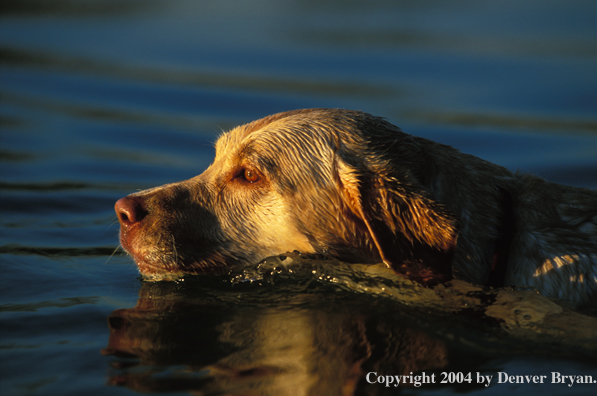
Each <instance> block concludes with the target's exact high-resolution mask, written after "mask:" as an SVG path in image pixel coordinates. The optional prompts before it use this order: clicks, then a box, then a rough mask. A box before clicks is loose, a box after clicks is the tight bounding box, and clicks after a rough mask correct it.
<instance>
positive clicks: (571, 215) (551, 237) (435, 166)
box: [121, 109, 597, 304]
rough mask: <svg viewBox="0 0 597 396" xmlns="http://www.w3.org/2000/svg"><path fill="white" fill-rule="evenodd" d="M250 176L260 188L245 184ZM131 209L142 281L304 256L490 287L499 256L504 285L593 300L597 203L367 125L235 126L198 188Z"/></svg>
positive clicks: (338, 119)
mask: <svg viewBox="0 0 597 396" xmlns="http://www.w3.org/2000/svg"><path fill="white" fill-rule="evenodd" d="M246 169H249V170H251V171H252V172H257V174H258V175H259V180H257V181H256V182H254V183H250V182H248V181H247V180H245V179H243V177H242V175H243V172H244V170H246ZM130 197H132V198H134V199H136V200H138V202H141V203H142V205H143V209H144V210H145V211H146V212H147V216H145V218H144V219H143V220H142V221H140V222H138V223H135V224H133V225H128V226H125V225H123V226H122V227H121V229H122V231H121V242H122V245H123V246H124V247H125V249H126V250H127V251H128V252H129V253H130V254H131V255H132V256H133V257H134V258H135V260H136V262H137V264H138V265H139V268H140V270H141V272H142V273H144V274H146V275H151V276H156V277H162V276H165V275H167V274H174V275H178V274H184V273H201V272H204V271H225V270H226V269H227V268H228V267H229V266H231V265H234V264H237V263H255V262H257V261H259V260H261V259H263V258H265V257H268V256H271V255H276V254H283V253H285V252H287V251H293V250H298V251H301V252H303V253H321V254H329V255H332V256H335V257H337V258H339V259H341V260H344V261H348V262H361V263H375V262H380V261H383V262H385V263H386V264H387V265H388V266H391V267H392V268H394V269H395V270H396V271H397V272H400V273H403V274H405V275H406V276H408V277H410V278H412V279H415V280H418V281H420V282H422V283H424V284H432V283H434V282H438V281H444V280H448V279H450V278H451V277H452V276H454V277H457V278H462V279H465V280H468V281H470V282H473V283H477V284H486V283H487V282H488V281H489V280H490V277H491V276H492V265H494V264H495V262H494V260H495V257H497V255H498V254H499V255H500V257H507V263H505V264H506V265H505V271H506V272H505V275H504V282H505V284H508V285H527V286H534V287H536V288H538V289H539V290H540V291H541V292H542V293H544V294H546V295H548V296H553V297H558V298H562V299H568V300H570V301H571V302H573V303H581V304H582V303H589V302H591V301H594V300H595V299H596V298H597V255H596V252H597V225H596V224H597V193H596V192H594V191H591V190H587V189H581V188H574V187H564V186H560V185H556V184H553V183H549V182H546V181H544V180H542V179H540V178H537V177H534V176H530V175H519V174H513V173H511V172H510V171H508V170H507V169H505V168H503V167H501V166H498V165H494V164H492V163H489V162H487V161H484V160H481V159H479V158H476V157H474V156H471V155H467V154H462V153H460V152H459V151H457V150H455V149H453V148H451V147H449V146H446V145H442V144H439V143H435V142H433V141H430V140H426V139H422V138H418V137H414V136H411V135H408V134H405V133H403V132H401V131H400V130H399V129H398V128H397V127H395V126H393V125H392V124H390V123H388V122H387V121H385V120H384V119H382V118H378V117H373V116H371V115H368V114H365V113H361V112H355V111H346V110H330V109H310V110H298V111H292V112H286V113H280V114H276V115H273V116H270V117H266V118H264V119H261V120H258V121H255V122H252V123H250V124H246V125H242V126H239V127H237V128H235V129H233V130H231V131H230V132H227V133H225V134H223V135H222V136H221V137H220V138H219V140H218V142H217V143H216V157H215V160H214V162H213V164H212V165H211V166H210V167H209V168H208V169H207V170H206V171H205V172H204V173H202V174H201V175H199V176H197V177H195V178H192V179H190V180H186V181H183V182H180V183H174V184H170V185H166V186H163V187H158V188H155V189H151V190H147V191H142V192H139V193H136V194H132V195H131V196H130ZM504 197H507V200H506V201H504ZM504 202H506V204H505V203H504ZM505 212H508V213H509V214H510V215H511V218H510V219H509V220H505V216H506V213H505ZM505 223H507V227H505V225H504V224H505ZM504 233H507V234H508V235H504ZM504 237H507V240H508V243H507V244H505V245H504V244H501V245H500V243H501V242H499V241H498V240H499V239H500V238H504ZM500 249H503V250H504V251H500ZM494 266H495V265H494ZM494 270H495V268H494Z"/></svg>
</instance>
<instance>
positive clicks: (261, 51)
mask: <svg viewBox="0 0 597 396" xmlns="http://www.w3.org/2000/svg"><path fill="white" fill-rule="evenodd" d="M595 15H596V9H595V2H594V1H589V0H587V1H583V0H579V1H567V2H563V1H546V0H542V1H538V0H537V1H534V0H523V1H521V0H516V1H514V0H506V1H500V2H495V1H439V0H436V1H434V0H422V1H418V2H413V1H406V0H404V1H391V0H385V1H384V0H371V1H367V2H357V1H339V0H329V1H328V0H321V1H311V0H294V1H285V2H284V1H271V0H253V1H250V2H249V1H240V0H229V1H218V2H215V1H214V2H200V1H190V0H189V1H184V0H177V1H167V0H145V1H141V0H128V1H116V0H81V1H73V0H51V1H45V0H27V1H24V0H5V1H3V2H2V5H0V54H1V58H0V84H1V85H0V90H1V91H0V94H1V97H0V100H1V103H0V117H1V118H0V127H1V128H2V129H1V133H0V189H1V191H0V261H1V263H0V265H1V272H2V275H1V277H0V296H1V300H0V336H1V339H0V345H1V349H0V354H1V355H0V394H1V395H3V396H4V395H96V394H97V395H106V394H110V395H112V394H115V395H117V394H123V395H129V394H135V393H137V392H171V393H174V394H178V393H180V394H189V393H192V392H194V394H206V395H208V394H209V395H212V394H272V395H276V394H289V395H291V394H297V395H298V394H312V395H333V394H346V395H348V394H358V395H378V394H396V392H400V391H401V392H402V393H404V394H411V393H421V394H458V393H462V392H469V393H472V394H477V393H481V394H504V393H505V392H509V393H524V394H526V393H527V392H542V393H543V394H545V395H550V394H560V393H564V392H566V393H567V394H594V392H595V390H596V389H597V385H594V384H592V385H582V384H577V385H574V386H572V387H568V386H567V385H561V384H560V385H552V384H543V385H542V384H536V385H533V384H531V385H528V384H497V383H496V381H497V376H498V374H497V373H498V372H508V374H511V375H547V376H548V377H549V378H548V379H551V372H554V371H555V372H560V373H561V374H565V375H571V374H573V375H585V374H592V375H593V376H594V377H595V379H597V363H595V362H596V361H597V360H596V358H597V357H595V356H587V355H586V354H583V353H582V351H579V353H578V356H577V357H576V358H575V356H576V354H575V353H566V352H565V351H559V350H558V349H557V347H554V348H552V349H550V348H546V349H543V348H536V347H533V345H530V346H529V345H521V344H520V343H517V342H514V341H513V340H511V339H509V338H508V337H507V336H505V335H504V334H502V333H500V332H499V331H497V330H496V332H495V333H493V330H491V329H490V330H487V328H486V327H483V326H481V325H480V324H478V323H476V322H475V320H474V319H470V318H469V319H466V320H465V319H463V320H462V321H460V320H458V321H456V322H454V321H453V320H451V319H450V318H448V317H446V318H443V319H442V318H440V319H438V316H435V315H434V316H428V315H427V314H426V312H425V311H424V310H421V309H416V308H413V307H409V306H408V305H406V304H401V303H399V302H396V301H391V300H388V299H383V298H377V297H374V296H368V295H366V294H359V293H352V292H350V291H348V290H346V289H345V288H339V287H336V286H334V284H333V282H332V283H330V282H319V281H318V280H317V279H316V280H313V279H309V280H308V281H307V280H305V279H304V278H300V277H299V278H297V279H296V280H295V281H293V280H292V278H290V279H286V278H285V279H284V280H283V281H282V282H273V283H272V282H265V283H263V282H254V283H251V282H249V283H248V284H245V283H243V282H240V283H232V284H231V283H230V282H228V283H227V281H226V279H222V278H212V277H206V278H205V279H203V280H199V281H195V282H190V283H191V284H190V285H189V284H185V283H184V282H181V283H166V284H162V283H157V284H150V283H146V282H142V281H141V280H140V279H139V277H138V273H137V270H136V267H135V265H134V263H133V262H132V260H131V259H130V258H129V257H127V256H126V255H124V254H122V252H121V251H120V250H118V251H115V249H116V247H117V246H118V229H119V226H118V223H117V221H116V216H115V214H114V211H113V205H114V203H115V201H116V200H117V199H118V198H120V197H122V196H124V195H126V194H129V193H131V192H134V191H137V190H139V189H145V188H149V187H152V186H156V185H160V184H164V183H168V182H173V181H178V180H183V179H187V178H190V177H192V176H195V175H197V174H199V173H201V172H202V171H203V169H205V168H206V167H207V166H208V165H209V163H210V162H211V160H212V158H213V155H214V151H213V146H212V145H213V142H214V141H215V139H216V138H217V136H218V135H219V134H220V133H221V131H222V130H226V129H229V128H231V127H232V126H235V125H237V124H240V123H245V122H248V121H251V120H254V119H258V118H261V117H264V116H266V115H269V114H273V113H276V112H279V111H285V110H291V109H297V108H307V107H340V108H350V109H356V110H363V111H367V112H370V113H373V114H375V115H380V116H384V117H387V118H388V119H389V120H390V121H391V122H392V123H394V124H396V125H399V126H400V127H401V128H402V129H403V130H404V131H405V132H407V133H411V134H415V135H418V136H423V137H427V138H431V139H434V140H437V141H440V142H442V143H446V144H450V145H453V146H455V147H457V148H459V149H460V150H462V151H463V152H467V153H471V154H474V155H477V156H479V157H482V158H484V159H487V160H489V161H492V162H496V163H499V164H501V165H503V166H506V167H508V168H509V169H511V170H520V171H524V172H533V173H536V174H539V175H541V176H543V177H545V178H547V179H549V180H552V181H555V182H559V183H565V184H570V185H576V186H582V187H589V188H597V34H596V30H595V29H596V19H595V18H596V17H595ZM477 326H480V327H477ZM479 329H482V330H479ZM596 342H597V340H596ZM411 371H412V372H415V373H417V372H419V371H427V372H428V373H430V372H438V373H439V372H442V371H443V372H448V373H454V374H453V375H456V374H455V373H459V372H462V373H465V374H466V373H469V372H470V373H473V375H476V373H482V374H484V375H494V376H495V379H494V381H493V383H492V385H491V386H489V387H484V386H482V385H470V384H468V383H466V382H463V383H461V384H458V383H457V382H458V381H456V379H457V378H456V377H454V378H455V380H454V381H451V382H453V383H452V384H444V385H439V384H438V385H436V386H428V385H422V386H420V387H415V386H401V387H400V388H385V387H384V386H383V385H380V384H370V383H368V382H367V379H366V374H367V373H369V372H379V373H382V372H383V373H389V374H395V375H402V374H405V375H408V374H409V373H410V372H411ZM369 378H372V377H369ZM460 382H462V381H460ZM342 392H344V393H342Z"/></svg>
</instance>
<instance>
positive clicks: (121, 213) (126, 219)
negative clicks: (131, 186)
mask: <svg viewBox="0 0 597 396" xmlns="http://www.w3.org/2000/svg"><path fill="white" fill-rule="evenodd" d="M114 210H115V211H116V216H118V221H120V225H122V226H127V227H128V226H131V225H133V224H135V223H138V222H140V221H141V220H143V218H144V217H145V216H146V215H147V210H145V207H144V202H143V199H142V198H139V197H124V198H120V199H119V200H118V201H116V205H114Z"/></svg>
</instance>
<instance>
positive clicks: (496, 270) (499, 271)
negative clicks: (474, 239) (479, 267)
mask: <svg viewBox="0 0 597 396" xmlns="http://www.w3.org/2000/svg"><path fill="white" fill-rule="evenodd" d="M499 190H500V193H501V199H500V209H501V212H502V216H501V218H500V226H499V229H498V233H499V236H498V238H497V239H496V241H495V246H494V254H493V264H492V266H491V273H490V275H489V280H488V282H487V284H488V286H493V287H503V286H505V279H506V272H507V269H508V259H509V252H510V244H511V242H512V238H513V236H514V210H513V205H512V196H511V195H510V193H509V192H508V191H506V190H504V189H502V188H500V189H499Z"/></svg>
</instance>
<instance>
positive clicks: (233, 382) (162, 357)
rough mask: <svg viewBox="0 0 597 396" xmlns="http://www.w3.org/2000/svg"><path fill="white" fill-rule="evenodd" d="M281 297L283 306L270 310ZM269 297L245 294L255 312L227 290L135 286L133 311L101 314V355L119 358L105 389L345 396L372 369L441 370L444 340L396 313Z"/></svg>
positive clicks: (302, 296)
mask: <svg viewBox="0 0 597 396" xmlns="http://www.w3.org/2000/svg"><path fill="white" fill-rule="evenodd" d="M284 292H286V301H285V302H283V303H281V304H280V303H276V300H279V298H284V297H283V295H284ZM277 293H280V291H279V290H278V291H277V292H275V294H272V295H269V296H268V295H264V294H263V293H262V292H261V291H257V292H256V291H255V290H254V291H253V292H249V295H250V296H249V297H248V299H249V300H250V299H252V298H258V299H259V301H261V305H262V306H261V307H260V308H258V307H256V306H255V305H254V304H252V303H250V302H249V303H241V302H240V300H239V301H235V299H237V298H238V299H240V298H241V297H239V295H238V292H236V291H235V292H234V293H230V292H229V293H227V294H228V298H230V300H229V301H224V300H222V299H221V296H222V291H220V292H219V296H220V297H219V298H218V299H216V298H210V296H209V295H208V294H206V293H205V292H204V294H201V292H197V291H195V292H192V291H190V290H189V288H188V287H187V288H181V287H180V286H178V285H175V284H173V283H157V284H151V283H144V284H143V288H142V290H141V296H140V298H139V301H138V304H137V306H136V307H134V308H132V309H120V310H116V311H114V312H113V313H112V315H111V316H110V317H109V320H108V323H109V326H110V340H109V343H108V346H107V348H106V349H104V351H103V352H104V353H105V354H111V355H114V356H116V357H117V358H118V360H116V361H114V362H113V371H112V373H111V376H110V383H111V384H113V385H125V386H127V387H129V388H132V389H134V390H137V391H164V390H170V391H172V390H178V391H201V392H204V393H207V394H212V393H214V394H221V393H222V394H247V393H248V394H264V395H301V394H304V395H306V394H312V395H350V394H353V393H354V391H355V389H356V387H357V386H358V385H359V383H360V382H362V381H363V380H364V376H365V375H366V374H367V373H368V372H371V371H375V372H377V373H378V374H379V375H382V374H384V373H387V374H391V375H400V374H405V375H408V374H410V373H411V372H418V371H421V370H427V371H429V370H433V369H441V368H443V367H444V366H446V364H447V360H448V352H447V348H446V345H445V343H444V342H443V341H441V340H439V339H438V338H437V337H434V336H431V335H429V334H427V333H426V332H424V331H422V330H420V329H418V328H417V326H416V325H415V324H413V323H412V321H410V320H408V319H406V317H405V316H403V314H400V313H396V314H395V315H392V316H387V315H386V317H385V318H384V316H380V315H379V311H377V312H373V310H371V308H372V306H370V305H369V306H363V305H355V301H350V302H349V301H347V300H346V299H345V298H346V296H344V298H343V297H341V296H338V295H337V296H334V298H333V299H332V300H331V301H330V299H328V298H323V299H322V298H321V295H319V296H316V295H314V294H312V293H298V294H296V293H295V294H294V295H293V296H292V297H288V290H286V291H282V293H280V294H277ZM245 297H247V294H246V291H245V292H243V297H242V299H243V301H245V300H246V298H245ZM264 300H265V301H267V302H268V303H271V304H270V306H269V307H268V306H263V301H264ZM322 300H324V302H322ZM409 322H410V323H409ZM201 394H203V393H201Z"/></svg>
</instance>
